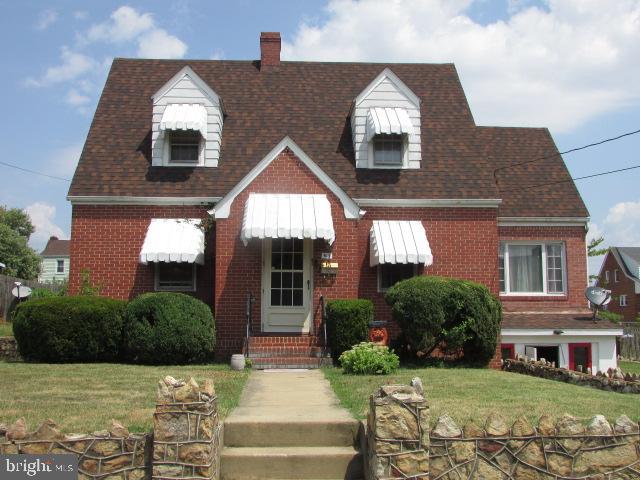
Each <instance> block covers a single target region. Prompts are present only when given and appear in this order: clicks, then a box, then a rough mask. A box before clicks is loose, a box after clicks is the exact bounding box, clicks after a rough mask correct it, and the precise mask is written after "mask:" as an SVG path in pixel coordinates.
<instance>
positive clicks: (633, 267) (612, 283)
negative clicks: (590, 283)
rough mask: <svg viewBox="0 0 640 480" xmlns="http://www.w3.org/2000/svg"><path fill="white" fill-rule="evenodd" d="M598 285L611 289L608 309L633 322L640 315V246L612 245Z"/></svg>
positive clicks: (601, 270) (605, 259) (603, 264)
mask: <svg viewBox="0 0 640 480" xmlns="http://www.w3.org/2000/svg"><path fill="white" fill-rule="evenodd" d="M598 285H600V286H601V287H604V288H606V289H607V290H611V302H610V303H609V305H607V310H609V311H610V312H614V313H618V314H620V315H622V316H623V317H624V321H625V322H633V321H635V319H636V317H638V315H640V247H611V248H610V249H609V251H608V252H607V254H606V256H605V257H604V261H603V262H602V266H601V267H600V273H599V275H598Z"/></svg>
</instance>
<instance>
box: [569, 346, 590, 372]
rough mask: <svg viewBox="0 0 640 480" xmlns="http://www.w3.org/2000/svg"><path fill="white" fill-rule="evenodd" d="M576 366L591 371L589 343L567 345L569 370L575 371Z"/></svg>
mask: <svg viewBox="0 0 640 480" xmlns="http://www.w3.org/2000/svg"><path fill="white" fill-rule="evenodd" d="M578 365H582V368H583V369H584V368H588V369H591V344H590V343H570V344H569V369H570V370H575V369H576V367H577V366H578Z"/></svg>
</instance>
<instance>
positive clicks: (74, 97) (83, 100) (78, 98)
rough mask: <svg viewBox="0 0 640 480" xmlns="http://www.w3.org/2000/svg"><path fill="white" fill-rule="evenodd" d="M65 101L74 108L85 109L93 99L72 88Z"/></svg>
mask: <svg viewBox="0 0 640 480" xmlns="http://www.w3.org/2000/svg"><path fill="white" fill-rule="evenodd" d="M64 100H65V102H67V103H68V104H69V105H71V106H72V107H83V106H85V105H86V104H87V103H89V102H90V101H91V97H89V96H87V95H84V94H82V93H80V92H78V91H77V90H76V89H75V88H72V89H71V90H69V91H68V92H67V95H66V96H65V97H64Z"/></svg>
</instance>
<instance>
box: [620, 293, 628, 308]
mask: <svg viewBox="0 0 640 480" xmlns="http://www.w3.org/2000/svg"><path fill="white" fill-rule="evenodd" d="M620 306H621V307H626V306H627V296H626V295H620Z"/></svg>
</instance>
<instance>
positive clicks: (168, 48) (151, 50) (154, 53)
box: [138, 28, 187, 58]
mask: <svg viewBox="0 0 640 480" xmlns="http://www.w3.org/2000/svg"><path fill="white" fill-rule="evenodd" d="M186 53H187V44H186V43H184V42H183V41H182V40H180V39H179V38H178V37H176V36H174V35H170V34H168V33H167V32H166V31H165V30H163V29H161V28H156V29H154V30H152V31H150V32H148V33H145V34H144V35H142V36H141V37H140V39H139V40H138V56H139V57H142V58H182V57H184V55H185V54H186Z"/></svg>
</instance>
